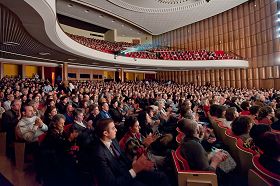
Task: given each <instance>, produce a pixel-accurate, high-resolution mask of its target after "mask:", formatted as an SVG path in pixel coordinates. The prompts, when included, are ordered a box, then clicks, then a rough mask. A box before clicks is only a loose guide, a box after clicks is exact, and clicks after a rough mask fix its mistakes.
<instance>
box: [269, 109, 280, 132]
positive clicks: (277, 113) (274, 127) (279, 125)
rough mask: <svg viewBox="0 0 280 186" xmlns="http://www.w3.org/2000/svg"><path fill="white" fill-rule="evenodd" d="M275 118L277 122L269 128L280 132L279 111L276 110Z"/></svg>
mask: <svg viewBox="0 0 280 186" xmlns="http://www.w3.org/2000/svg"><path fill="white" fill-rule="evenodd" d="M275 117H276V118H277V119H278V120H277V121H275V122H274V123H272V124H271V128H272V129H273V130H278V131H280V109H277V110H276V113H275Z"/></svg>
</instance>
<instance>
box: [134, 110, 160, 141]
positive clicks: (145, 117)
mask: <svg viewBox="0 0 280 186" xmlns="http://www.w3.org/2000/svg"><path fill="white" fill-rule="evenodd" d="M153 116H154V109H153V107H148V108H147V109H146V111H142V112H140V113H139V115H138V118H137V119H138V121H139V124H140V127H141V128H140V133H141V134H142V135H143V136H144V137H147V136H148V135H150V134H153V127H154V126H155V125H158V124H159V122H160V121H159V120H156V121H154V120H153V119H152V118H153Z"/></svg>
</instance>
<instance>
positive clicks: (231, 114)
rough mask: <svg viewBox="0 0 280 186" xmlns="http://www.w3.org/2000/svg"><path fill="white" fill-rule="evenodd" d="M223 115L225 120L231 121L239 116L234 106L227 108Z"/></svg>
mask: <svg viewBox="0 0 280 186" xmlns="http://www.w3.org/2000/svg"><path fill="white" fill-rule="evenodd" d="M225 117H226V120H227V121H233V120H234V119H235V118H237V117H239V113H238V112H237V109H236V107H229V108H227V110H226V114H225Z"/></svg>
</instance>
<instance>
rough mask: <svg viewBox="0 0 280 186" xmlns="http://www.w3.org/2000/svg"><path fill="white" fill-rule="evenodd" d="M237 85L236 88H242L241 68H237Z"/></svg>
mask: <svg viewBox="0 0 280 186" xmlns="http://www.w3.org/2000/svg"><path fill="white" fill-rule="evenodd" d="M235 85H236V88H241V77H240V69H235Z"/></svg>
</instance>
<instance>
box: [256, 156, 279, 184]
mask: <svg viewBox="0 0 280 186" xmlns="http://www.w3.org/2000/svg"><path fill="white" fill-rule="evenodd" d="M259 158H260V156H259V155H255V156H254V157H253V159H252V161H253V165H254V168H255V169H256V170H257V171H258V172H259V173H261V174H262V175H264V176H265V177H266V178H267V179H268V180H269V181H271V182H273V183H278V184H279V185H280V175H278V174H275V173H273V172H270V171H269V170H267V169H266V168H264V167H263V166H262V165H261V164H260V162H259Z"/></svg>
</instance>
